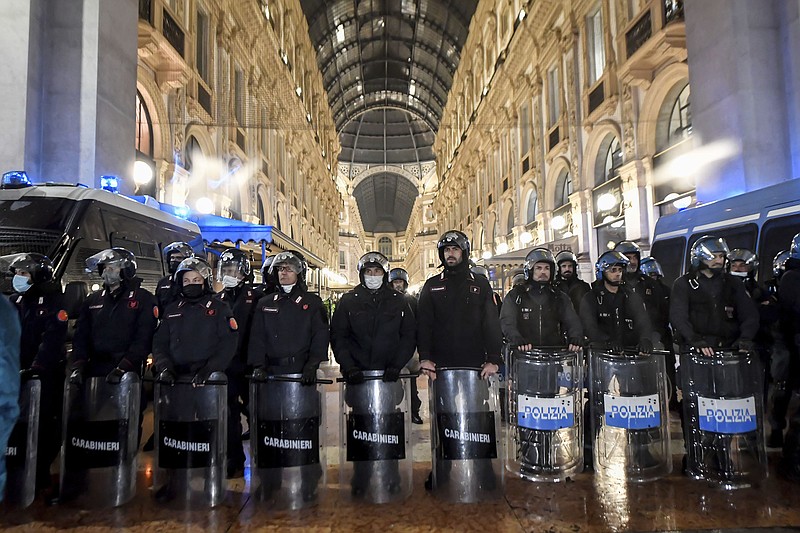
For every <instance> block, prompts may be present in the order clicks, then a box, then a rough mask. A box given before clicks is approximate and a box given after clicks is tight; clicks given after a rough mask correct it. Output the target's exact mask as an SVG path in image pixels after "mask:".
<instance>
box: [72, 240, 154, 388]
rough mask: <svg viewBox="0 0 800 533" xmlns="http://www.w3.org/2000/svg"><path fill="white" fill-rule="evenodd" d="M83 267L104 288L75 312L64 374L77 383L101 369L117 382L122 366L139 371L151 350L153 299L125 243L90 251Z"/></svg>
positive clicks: (108, 380)
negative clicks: (99, 280) (71, 338)
mask: <svg viewBox="0 0 800 533" xmlns="http://www.w3.org/2000/svg"><path fill="white" fill-rule="evenodd" d="M86 270H87V271H89V272H94V273H95V274H97V275H99V276H100V277H102V278H103V288H102V290H99V291H96V292H94V293H92V294H90V295H89V296H88V298H87V299H86V301H85V302H84V304H83V308H82V310H81V313H80V315H79V316H78V320H77V323H76V325H75V335H74V337H73V340H72V362H71V366H70V376H69V379H70V382H71V383H73V384H77V385H81V384H82V383H83V379H84V376H85V375H88V376H104V375H105V376H106V381H107V382H108V383H119V382H120V380H121V378H122V375H123V374H124V373H125V372H141V371H142V365H143V364H144V360H145V358H146V357H147V356H148V355H149V354H150V351H151V347H152V343H153V333H154V331H155V328H156V317H157V316H158V309H157V304H156V299H155V297H154V296H153V295H152V294H151V293H150V292H148V291H147V290H145V289H143V288H141V287H140V285H141V279H139V278H137V277H136V258H135V257H134V255H133V254H132V253H131V252H130V251H128V250H126V249H124V248H109V249H107V250H103V251H102V252H99V253H97V254H95V255H93V256H91V257H90V258H88V259H87V260H86Z"/></svg>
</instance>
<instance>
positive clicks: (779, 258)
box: [772, 250, 789, 279]
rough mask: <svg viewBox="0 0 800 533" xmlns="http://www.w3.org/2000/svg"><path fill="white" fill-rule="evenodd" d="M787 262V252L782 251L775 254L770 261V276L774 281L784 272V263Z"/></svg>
mask: <svg viewBox="0 0 800 533" xmlns="http://www.w3.org/2000/svg"><path fill="white" fill-rule="evenodd" d="M788 260H789V250H783V251H781V252H778V253H777V254H775V258H774V259H773V260H772V275H773V276H775V278H776V279H780V277H781V276H783V273H784V272H786V261H788Z"/></svg>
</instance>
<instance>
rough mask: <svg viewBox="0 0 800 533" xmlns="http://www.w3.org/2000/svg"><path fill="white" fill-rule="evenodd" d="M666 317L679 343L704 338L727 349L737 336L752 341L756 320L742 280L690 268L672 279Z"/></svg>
mask: <svg viewBox="0 0 800 533" xmlns="http://www.w3.org/2000/svg"><path fill="white" fill-rule="evenodd" d="M669 317H670V321H671V322H672V326H673V327H674V328H675V332H676V334H677V335H678V342H679V343H680V344H682V345H683V346H686V345H695V343H698V342H705V343H707V344H708V345H709V346H711V347H714V348H723V349H728V348H731V347H733V344H734V343H735V342H736V341H738V340H744V341H753V340H754V339H755V336H756V333H757V332H758V324H759V316H758V309H757V307H756V304H754V303H753V301H752V300H751V299H750V297H749V296H748V295H747V292H746V291H745V290H744V284H743V283H742V282H741V281H740V280H738V279H736V278H735V277H734V276H731V275H730V274H726V273H723V274H718V275H715V276H713V277H711V278H709V277H707V276H705V275H704V274H702V273H700V272H690V273H689V274H685V275H683V276H681V277H680V278H678V279H676V280H675V283H674V284H673V285H672V294H671V298H670V311H669Z"/></svg>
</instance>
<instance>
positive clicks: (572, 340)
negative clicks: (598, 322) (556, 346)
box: [567, 337, 583, 346]
mask: <svg viewBox="0 0 800 533" xmlns="http://www.w3.org/2000/svg"><path fill="white" fill-rule="evenodd" d="M570 344H573V345H575V346H583V339H582V338H580V337H570V338H569V339H567V345H570Z"/></svg>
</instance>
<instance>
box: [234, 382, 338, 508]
mask: <svg viewBox="0 0 800 533" xmlns="http://www.w3.org/2000/svg"><path fill="white" fill-rule="evenodd" d="M301 377H302V374H286V375H280V376H270V378H269V379H268V380H266V381H251V382H250V402H251V403H250V406H251V407H250V409H251V416H252V420H253V424H252V428H251V429H250V450H251V457H252V458H251V463H250V464H251V469H250V471H251V473H252V477H251V481H250V483H251V485H250V486H251V491H252V493H253V494H255V495H256V498H257V499H258V500H260V501H263V502H267V503H268V504H269V506H270V507H271V508H274V509H292V510H294V509H302V508H304V507H310V506H312V505H316V504H317V502H318V500H319V487H324V486H325V452H324V432H323V431H322V428H324V427H325V392H324V391H323V390H322V384H321V383H322V382H317V385H315V386H306V385H302V384H301V383H300V378H301ZM328 383H332V382H330V381H329V382H328Z"/></svg>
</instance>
